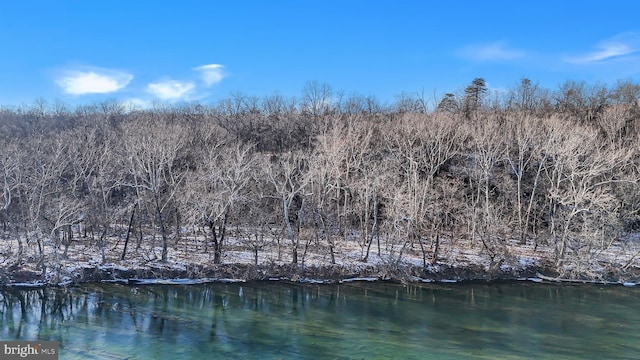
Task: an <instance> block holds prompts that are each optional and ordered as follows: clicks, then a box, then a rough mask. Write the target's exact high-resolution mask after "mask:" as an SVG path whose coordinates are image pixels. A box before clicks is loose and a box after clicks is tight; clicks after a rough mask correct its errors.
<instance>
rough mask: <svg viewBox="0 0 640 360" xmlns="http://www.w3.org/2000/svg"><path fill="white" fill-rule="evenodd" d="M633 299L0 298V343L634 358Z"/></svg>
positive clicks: (204, 292)
mask: <svg viewBox="0 0 640 360" xmlns="http://www.w3.org/2000/svg"><path fill="white" fill-rule="evenodd" d="M639 295H640V289H636V288H625V287H596V286H557V285H542V284H533V283H502V284H439V285H422V286H409V287H403V286H401V285H395V284H384V283H350V284H343V285H300V284H289V283H280V282H270V283H246V284H211V285H188V286H182V285H165V286H137V287H133V286H122V285H111V284H109V285H92V286H83V287H79V288H71V289H67V290H61V289H39V290H29V291H26V290H22V291H18V290H3V291H0V340H14V339H22V340H36V339H37V340H53V341H60V344H61V345H60V354H61V355H60V358H61V359H175V360H178V359H232V358H238V359H251V358H259V359H271V358H275V359H292V358H306V359H587V358H590V359H633V358H640V311H639V310H640V302H639V301H638V300H639Z"/></svg>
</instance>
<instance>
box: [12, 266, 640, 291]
mask: <svg viewBox="0 0 640 360" xmlns="http://www.w3.org/2000/svg"><path fill="white" fill-rule="evenodd" d="M171 265H172V264H166V263H164V264H163V263H157V264H149V265H147V266H144V267H134V268H125V267H122V266H119V265H115V264H106V265H100V266H88V267H78V268H76V269H73V270H72V271H70V272H69V273H68V274H67V275H65V276H62V277H61V276H49V277H46V276H43V274H42V273H41V272H35V271H28V270H27V271H25V270H17V271H13V272H11V271H7V269H0V273H1V274H2V275H1V281H0V289H15V288H20V289H29V288H43V287H67V286H81V285H86V284H96V283H117V284H123V285H195V284H206V283H244V282H252V281H258V282H260V281H267V282H268V281H288V282H293V283H302V284H342V283H350V282H382V281H386V282H395V283H402V284H412V283H413V284H421V283H463V282H503V281H531V282H536V283H548V284H554V283H555V284H573V285H607V286H610V285H622V286H635V285H640V282H637V281H625V280H623V279H621V278H618V279H615V278H604V279H602V280H594V279H586V278H584V279H569V278H567V279H564V278H559V277H557V276H556V275H557V272H555V271H554V270H553V269H552V268H551V267H549V266H528V267H523V268H520V269H500V268H495V269H483V268H482V267H481V266H465V267H456V266H450V265H435V266H430V267H429V269H425V268H422V267H418V266H403V267H398V268H397V269H395V270H393V269H388V268H385V267H381V266H375V265H366V266H364V267H362V266H360V267H357V266H352V267H349V266H344V265H333V266H326V265H325V266H301V265H294V264H280V265H277V264H272V265H257V266H256V265H252V264H219V265H210V266H207V265H201V264H189V265H187V266H185V267H182V266H180V267H178V266H171ZM174 265H175V264H174ZM543 274H550V275H543Z"/></svg>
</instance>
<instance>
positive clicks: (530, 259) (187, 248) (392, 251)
mask: <svg viewBox="0 0 640 360" xmlns="http://www.w3.org/2000/svg"><path fill="white" fill-rule="evenodd" d="M227 239H228V240H227V241H226V243H225V247H224V248H223V256H222V263H223V264H243V265H249V264H254V262H255V257H254V256H255V255H254V252H253V251H252V249H251V248H248V247H247V245H246V243H244V242H243V241H242V239H236V238H234V237H228V238H227ZM87 242H88V240H85V239H81V238H78V239H76V240H75V241H74V242H73V243H72V245H71V246H70V248H69V250H68V257H67V258H65V257H64V256H63V253H62V251H61V250H60V249H55V248H54V247H53V246H52V245H51V244H49V245H47V246H45V264H46V265H47V268H46V272H45V274H44V278H45V279H46V280H45V281H41V282H33V283H25V282H17V283H14V284H13V285H12V286H23V287H25V286H28V287H38V286H42V285H44V284H45V283H48V284H52V283H53V284H69V283H71V282H72V281H73V279H74V278H75V274H77V273H79V272H81V271H86V269H97V270H100V271H107V272H108V271H113V272H127V271H129V270H132V269H142V270H144V269H147V270H149V271H151V272H153V271H156V270H174V271H192V272H194V275H195V276H197V267H198V266H215V265H214V264H213V251H212V248H211V247H210V246H209V247H208V250H207V252H205V251H204V239H203V238H202V237H200V238H195V239H194V237H193V236H190V237H189V238H188V239H183V240H181V241H180V242H179V243H178V245H177V246H175V247H174V246H171V247H169V248H168V259H167V262H164V263H163V262H161V261H160V259H159V256H160V254H161V253H162V248H160V247H158V246H156V247H154V248H150V247H149V246H148V244H149V242H147V240H144V241H143V246H142V247H141V248H140V249H139V250H137V251H136V250H135V249H132V248H129V250H128V252H127V254H126V259H125V260H120V259H119V257H120V255H121V253H122V246H123V243H122V242H121V241H120V242H118V239H115V238H113V239H109V244H108V245H107V249H108V250H107V256H106V259H105V260H106V261H105V262H104V263H103V262H102V256H101V254H100V251H99V249H97V248H96V247H92V246H89V245H88V244H87ZM34 243H35V242H33V241H32V242H31V243H30V244H29V245H28V246H26V243H25V251H26V253H25V255H24V257H23V262H22V266H21V268H20V270H22V271H31V272H34V273H39V274H42V270H41V268H36V263H37V260H38V249H37V247H36V246H35V245H34ZM156 244H158V242H156ZM145 245H146V246H145ZM361 245H362V243H361V242H360V241H359V240H358V238H357V237H354V238H353V239H346V240H345V239H338V240H337V241H336V252H335V266H337V267H343V268H345V269H348V270H349V271H350V272H352V273H354V274H355V273H359V272H360V273H362V272H364V271H367V270H370V269H371V268H372V267H376V268H379V269H385V268H388V269H393V268H394V267H395V266H396V265H397V266H400V267H417V268H422V266H423V262H424V260H423V254H422V252H421V251H420V249H419V247H418V246H415V247H414V248H413V249H412V248H411V247H410V246H406V247H405V248H403V249H402V255H401V256H399V253H400V250H401V248H402V244H386V243H385V242H384V241H383V240H381V247H380V254H378V248H377V244H374V245H373V246H372V247H371V249H370V253H369V255H368V257H367V261H366V262H365V261H362V260H363V258H364V255H365V251H366V249H365V248H364V247H362V246H361ZM440 245H441V246H440V252H439V254H438V261H437V262H436V263H435V264H433V265H432V264H431V262H432V261H433V258H432V256H433V253H432V252H431V249H430V248H427V254H426V255H427V258H426V261H427V266H426V268H425V270H426V271H427V272H430V273H432V274H436V273H440V272H441V271H442V268H448V267H455V268H464V267H469V266H474V267H477V268H480V269H485V270H489V269H490V267H491V265H492V264H491V261H490V258H489V256H488V254H487V252H486V250H485V249H484V248H483V246H482V244H481V242H479V241H477V240H476V241H475V242H473V241H471V240H455V241H454V240H452V239H447V238H445V237H443V238H441V244H440ZM328 249H329V248H328V245H327V244H324V243H322V242H321V243H320V245H315V244H314V243H309V246H308V247H307V249H306V250H305V248H304V246H302V245H301V247H300V248H299V249H298V250H299V251H298V266H300V267H320V266H331V265H332V264H331V256H330V254H329V250H328ZM305 251H306V253H305ZM504 253H505V255H504V256H503V257H501V258H500V261H501V262H499V264H500V266H499V269H500V270H501V271H503V272H505V273H517V272H518V271H521V270H523V269H527V268H531V267H535V266H539V265H541V264H544V261H545V259H547V260H548V259H552V258H553V248H552V247H550V246H546V245H544V244H539V245H538V246H537V247H534V244H533V243H527V244H520V243H519V242H518V241H516V240H513V241H512V240H510V241H506V242H505V244H504ZM13 256H15V241H14V240H0V263H4V264H9V263H11V260H12V257H13ZM585 259H586V260H585V263H584V264H583V263H577V262H574V263H570V262H567V263H566V265H565V268H566V270H567V271H568V272H569V273H570V272H572V271H573V272H578V271H582V270H583V269H587V268H588V269H589V270H597V271H606V270H607V269H609V268H611V267H613V268H614V269H615V268H621V267H622V266H626V267H627V268H629V269H636V268H640V233H633V234H629V236H628V237H626V238H625V239H624V240H623V241H620V242H616V243H614V245H613V246H611V247H608V248H606V249H598V250H597V251H592V252H590V253H589V254H587V256H586V258H585ZM291 262H292V254H291V247H290V244H289V243H288V242H286V241H282V242H281V247H280V248H278V247H277V245H276V243H275V242H267V244H266V245H265V246H264V248H263V249H262V250H261V251H260V252H259V253H258V265H263V266H273V265H275V266H279V265H288V264H291ZM494 266H495V265H494ZM277 279H279V280H280V278H277ZM187 280H188V279H177V280H175V281H178V283H187V282H189V281H190V282H193V283H195V282H194V280H188V281H187ZM214 280H215V281H224V280H225V279H202V280H198V281H214ZM227 280H230V281H231V280H233V279H227ZM113 281H117V279H113ZM141 281H142V280H141ZM299 281H301V282H302V281H313V280H310V279H302V280H299ZM451 281H455V280H454V279H452V280H451ZM531 281H535V280H531ZM624 284H626V285H625V286H631V284H635V283H632V282H625V283H624Z"/></svg>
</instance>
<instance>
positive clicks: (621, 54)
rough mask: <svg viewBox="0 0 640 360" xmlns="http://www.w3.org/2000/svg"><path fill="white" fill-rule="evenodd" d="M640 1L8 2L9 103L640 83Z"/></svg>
mask: <svg viewBox="0 0 640 360" xmlns="http://www.w3.org/2000/svg"><path fill="white" fill-rule="evenodd" d="M638 14H640V1H633V0H629V1H607V2H604V1H597V2H596V1H569V0H566V1H557V0H556V1H528V2H525V1H513V0H511V1H426V0H423V1H374V0H369V1H362V0H342V1H330V0H325V1H303V0H298V1H275V0H272V1H266V0H262V1H205V0H202V1H195V0H192V1H190V0H185V1H159V0H156V1H143V0H138V1H118V0H108V1H107V0H102V1H98V0H92V1H80V0H77V1H68V0H57V1H50V0H47V1H44V0H43V1H35V0H0V105H20V104H29V103H32V102H33V101H34V100H35V99H37V98H43V99H45V100H47V101H49V102H53V101H55V100H61V101H63V102H65V103H68V104H72V105H73V104H87V103H93V102H96V101H103V100H106V99H117V100H119V101H123V102H127V103H132V104H139V105H141V106H148V105H149V104H151V103H153V102H154V101H162V102H166V103H179V102H183V101H199V102H202V103H210V102H215V101H217V100H219V99H221V98H225V97H228V96H229V95H230V94H231V93H232V92H242V93H245V94H248V95H255V96H259V97H261V96H264V95H269V94H272V93H274V92H278V93H280V94H282V95H285V96H298V95H300V93H301V90H302V88H303V86H304V84H305V83H306V82H308V81H312V80H317V81H319V82H326V83H328V84H329V85H330V86H331V87H332V89H333V90H334V91H344V93H345V94H347V95H350V94H360V95H374V96H376V97H377V98H378V99H379V100H380V101H382V102H392V101H393V100H394V98H395V96H397V95H398V94H400V93H402V92H405V93H417V92H424V94H425V96H427V97H429V98H432V97H433V96H434V94H435V95H442V94H444V93H445V92H454V91H457V90H459V89H461V88H463V87H464V86H466V85H467V84H469V83H470V82H471V80H472V79H473V78H475V77H484V78H485V79H486V80H487V83H488V85H489V87H490V88H491V89H494V90H496V91H501V90H505V89H509V88H511V87H513V86H514V85H515V84H516V83H517V82H518V81H519V79H521V78H522V77H528V78H530V79H532V80H534V81H538V82H539V84H540V85H541V86H543V87H547V88H551V89H555V88H556V87H557V86H558V85H559V84H561V83H562V82H564V81H565V80H568V79H571V80H578V81H582V80H584V81H587V82H589V83H595V82H601V83H606V84H613V83H615V81H616V80H618V79H625V80H626V79H630V80H634V81H639V80H640V20H638V19H639V17H638Z"/></svg>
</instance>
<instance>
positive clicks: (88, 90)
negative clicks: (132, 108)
mask: <svg viewBox="0 0 640 360" xmlns="http://www.w3.org/2000/svg"><path fill="white" fill-rule="evenodd" d="M131 80H133V75H131V74H129V73H126V72H123V71H119V70H111V69H102V68H89V69H87V70H66V71H63V72H62V74H61V75H60V76H59V77H58V79H56V84H58V86H60V87H61V88H62V89H63V90H64V92H65V93H67V94H72V95H84V94H106V93H111V92H115V91H118V90H120V89H122V88H124V87H126V86H127V85H128V84H129V82H131Z"/></svg>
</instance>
